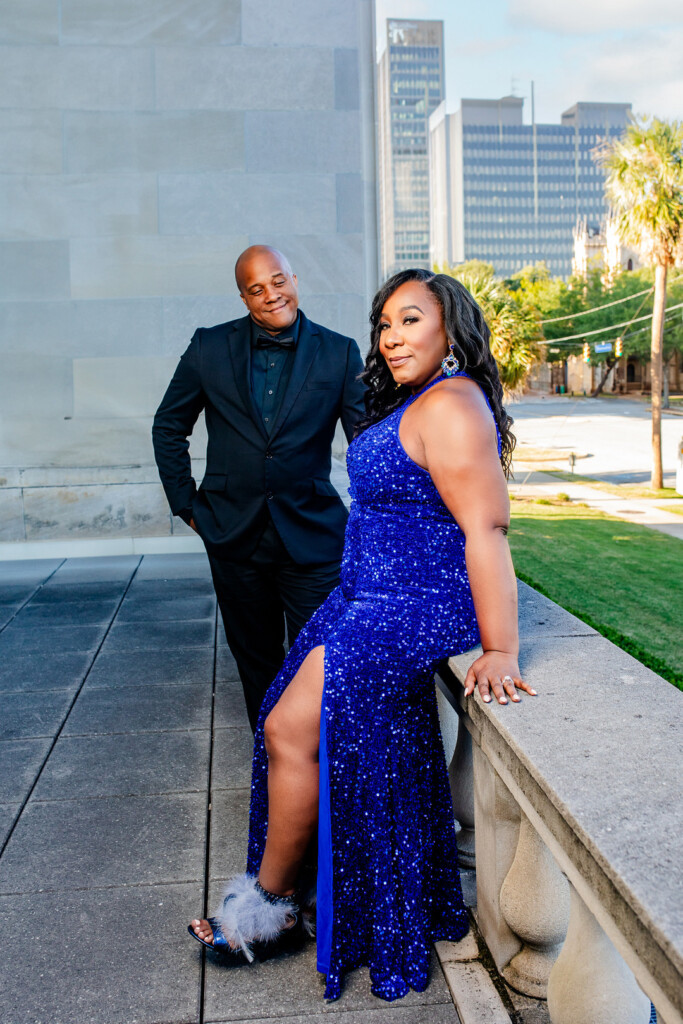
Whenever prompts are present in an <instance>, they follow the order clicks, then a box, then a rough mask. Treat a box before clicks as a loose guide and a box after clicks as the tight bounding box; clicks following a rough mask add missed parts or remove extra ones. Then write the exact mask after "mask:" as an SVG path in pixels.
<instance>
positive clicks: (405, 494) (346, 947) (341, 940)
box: [247, 378, 479, 1000]
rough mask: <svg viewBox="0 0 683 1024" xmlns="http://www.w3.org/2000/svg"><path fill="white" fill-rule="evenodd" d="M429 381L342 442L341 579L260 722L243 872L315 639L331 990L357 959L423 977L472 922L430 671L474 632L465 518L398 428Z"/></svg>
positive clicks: (323, 944)
mask: <svg viewBox="0 0 683 1024" xmlns="http://www.w3.org/2000/svg"><path fill="white" fill-rule="evenodd" d="M440 379H442V378H437V380H435V381H432V382H431V383H430V384H428V385H427V388H429V387H431V386H432V384H435V383H437V381H438V380H440ZM427 388H423V389H422V391H420V392H419V393H418V394H416V395H414V396H412V397H411V398H409V399H408V401H407V402H405V403H404V405H402V406H401V407H400V408H399V409H397V410H396V411H395V412H393V413H392V414H391V415H389V416H387V418H386V419H384V420H382V421H381V422H380V423H377V424H375V425H374V426H372V427H370V428H369V429H367V430H366V431H364V433H362V434H361V435H359V437H357V438H355V439H354V441H353V442H352V443H351V445H350V446H349V450H348V456H347V465H348V470H349V478H350V485H351V486H350V491H351V497H352V499H353V500H352V505H351V512H350V516H349V520H348V524H347V528H346V541H345V547H344V556H343V560H342V568H341V583H340V586H339V587H337V589H336V590H334V591H333V592H332V593H331V594H330V596H329V597H328V599H327V600H326V601H325V603H324V604H323V605H322V606H321V607H320V608H319V609H318V611H317V612H316V613H315V615H314V616H313V618H312V619H311V620H310V621H309V623H308V624H307V625H306V627H305V628H304V629H303V630H302V632H301V633H300V634H299V636H298V638H297V640H296V643H295V644H294V645H293V647H292V649H291V651H290V653H289V655H288V656H287V659H286V661H285V663H284V665H283V668H282V670H281V671H280V673H279V674H278V676H277V677H276V679H275V681H274V682H273V684H272V686H271V687H270V689H269V690H268V693H267V695H266V698H265V701H264V704H263V707H262V710H261V716H260V720H259V725H258V727H257V731H256V737H255V744H254V762H253V776H252V792H251V821H250V838H249V855H248V864H247V870H248V871H249V872H250V873H253V874H256V873H257V872H258V868H259V865H260V863H261V858H262V856H263V849H264V845H265V839H266V830H267V814H268V798H267V777H268V762H267V757H266V753H265V749H264V742H263V722H264V720H265V718H266V716H267V714H268V712H269V711H270V710H271V709H272V708H273V707H274V705H275V704H276V703H277V701H278V700H279V698H280V696H281V695H282V693H283V691H284V689H285V688H286V686H287V685H288V683H289V682H290V681H291V680H292V678H293V677H294V675H295V674H296V672H297V670H298V668H299V666H300V665H301V663H302V662H303V660H304V658H305V657H306V655H307V654H308V653H309V651H311V650H312V649H313V648H314V647H317V646H319V645H324V647H325V686H324V692H323V701H322V709H321V728H320V733H321V735H320V807H319V810H320V814H319V829H318V850H319V852H318V908H317V916H318V927H317V943H318V970H319V971H321V972H322V973H324V974H325V975H326V979H327V988H326V991H325V998H326V999H336V998H337V997H338V996H339V995H340V992H341V984H342V980H343V975H344V973H345V972H347V971H349V970H351V969H353V968H355V967H358V966H360V965H368V966H369V968H370V977H371V980H372V991H373V992H374V994H375V995H377V996H380V997H382V998H384V999H389V1000H392V999H398V998H400V997H401V996H404V995H406V993H407V992H408V991H409V988H411V987H412V988H414V989H416V990H417V991H420V992H421V991H423V990H424V989H425V988H426V986H427V983H428V971H429V961H430V947H431V944H432V942H434V941H436V940H438V939H451V940H457V939H459V938H461V937H462V936H463V935H464V934H465V933H466V932H467V929H468V919H467V912H466V910H465V906H464V903H463V899H462V892H461V888H460V878H459V874H458V869H457V852H456V843H455V830H454V823H453V810H452V806H451V799H450V792H449V786H448V776H447V770H446V764H445V759H444V753H443V747H442V743H441V734H440V730H439V722H438V717H437V707H436V696H435V689H434V671H435V667H436V665H437V664H438V662H440V661H441V660H442V659H443V658H445V657H446V656H448V655H452V654H457V653H460V652H462V651H466V650H468V649H469V648H471V647H474V646H475V645H476V644H477V643H478V642H479V633H478V629H477V623H476V618H475V613H474V606H473V602H472V595H471V592H470V586H469V582H468V578H467V570H466V567H465V538H464V534H463V532H462V530H461V529H460V527H459V526H458V524H457V523H456V522H455V520H454V519H453V516H452V515H451V513H450V512H449V511H448V509H447V507H446V506H445V505H444V503H443V501H442V500H441V497H440V496H439V493H438V491H437V490H436V487H435V486H434V484H433V483H432V479H431V477H430V476H429V473H428V472H427V471H426V470H424V469H422V468H421V467H420V466H418V465H417V464H416V463H415V462H413V460H412V459H411V458H410V457H409V456H408V455H407V453H406V452H405V450H404V448H403V445H402V444H401V441H400V438H399V433H398V431H399V424H400V422H401V416H402V414H403V413H404V412H405V410H406V409H407V408H408V406H409V405H411V404H412V402H413V401H415V399H416V398H417V397H419V394H422V393H423V392H424V391H425V390H427Z"/></svg>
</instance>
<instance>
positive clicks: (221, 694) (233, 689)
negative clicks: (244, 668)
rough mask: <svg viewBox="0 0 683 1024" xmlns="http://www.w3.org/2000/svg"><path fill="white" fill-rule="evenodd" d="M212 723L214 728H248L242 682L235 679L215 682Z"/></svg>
mask: <svg viewBox="0 0 683 1024" xmlns="http://www.w3.org/2000/svg"><path fill="white" fill-rule="evenodd" d="M213 724H214V728H215V729H234V728H242V729H247V728H249V719H248V718H247V707H246V704H245V703H244V693H243V690H242V684H241V683H240V682H238V681H237V680H221V681H220V682H217V683H216V696H215V703H214V711H213Z"/></svg>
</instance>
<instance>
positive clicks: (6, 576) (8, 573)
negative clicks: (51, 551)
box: [2, 558, 64, 587]
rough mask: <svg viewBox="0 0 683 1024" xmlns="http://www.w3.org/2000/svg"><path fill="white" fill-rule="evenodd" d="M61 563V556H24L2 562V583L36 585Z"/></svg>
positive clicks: (62, 560) (62, 561)
mask: <svg viewBox="0 0 683 1024" xmlns="http://www.w3.org/2000/svg"><path fill="white" fill-rule="evenodd" d="M63 563H64V559H63V558H25V559H18V560H17V561H16V562H3V563H2V585H3V587H6V586H21V585H23V586H28V585H33V586H36V587H37V586H39V585H40V584H41V583H43V582H44V581H45V580H46V579H47V578H48V576H51V575H52V573H54V572H55V571H56V570H57V569H59V567H60V565H62V564H63Z"/></svg>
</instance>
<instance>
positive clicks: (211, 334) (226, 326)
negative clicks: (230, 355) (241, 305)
mask: <svg viewBox="0 0 683 1024" xmlns="http://www.w3.org/2000/svg"><path fill="white" fill-rule="evenodd" d="M248 321H249V317H248V316H241V317H239V318H238V319H237V320H226V321H225V323H223V324H214V325H213V327H198V328H197V330H196V331H195V333H194V336H195V338H198V337H200V336H201V340H202V342H205V341H207V342H211V341H214V340H221V341H222V340H224V339H225V337H226V335H230V334H233V333H234V332H235V331H240V330H246V328H247V327H248Z"/></svg>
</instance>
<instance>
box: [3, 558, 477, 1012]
mask: <svg viewBox="0 0 683 1024" xmlns="http://www.w3.org/2000/svg"><path fill="white" fill-rule="evenodd" d="M0 708H1V711H2V713H1V715H0V850H1V855H0V916H1V919H2V924H3V926H2V929H1V930H0V1019H1V1020H2V1022H3V1024H189V1022H198V1024H203V1022H228V1021H230V1022H246V1021H249V1022H250V1024H259V1022H261V1024H265V1022H266V1021H268V1022H270V1021H272V1020H282V1019H286V1020H287V1021H288V1022H289V1024H303V1022H304V1020H305V1021H306V1022H307V1024H320V1022H321V1021H322V1020H323V1019H327V1018H328V1016H329V1014H332V1015H335V1014H337V1015H339V1014H343V1016H341V1017H339V1019H340V1020H343V1022H344V1024H458V1015H457V1013H456V1010H455V1007H454V1005H453V1002H452V1000H451V997H450V993H449V989H448V987H447V985H446V982H445V980H444V975H443V972H442V970H441V967H440V966H439V962H438V961H437V959H436V957H435V958H434V964H433V971H432V980H431V984H430V986H429V988H428V989H427V991H426V992H425V993H423V994H421V995H418V994H416V993H412V994H410V995H409V996H407V997H406V998H405V999H403V1000H401V1001H400V1003H399V1004H387V1003H385V1002H382V1001H381V1000H379V999H376V998H375V997H374V996H372V995H371V994H370V990H369V981H368V974H367V971H366V970H360V971H357V972H355V973H354V974H353V975H352V976H351V978H350V979H349V981H348V983H347V985H346V988H345V991H344V993H343V996H342V998H341V999H340V1000H339V1001H338V1002H337V1003H332V1004H330V1005H326V1004H325V1003H324V1002H323V998H322V997H323V982H322V979H321V977H320V976H319V975H318V974H317V972H316V967H315V945H314V943H309V944H308V945H307V947H306V949H305V951H303V952H302V953H299V954H297V955H294V956H290V957H286V958H284V959H276V960H272V961H270V962H268V963H266V964H257V965H252V966H251V967H245V968H240V969H229V968H226V967H221V966H219V965H218V964H217V963H216V962H215V961H214V960H213V958H212V957H210V956H209V957H206V956H205V955H204V954H203V951H202V950H201V947H200V946H199V944H198V943H196V942H194V941H193V940H192V939H191V938H190V936H189V935H188V934H187V931H186V926H187V923H188V921H189V920H190V919H191V918H192V917H195V916H197V915H198V914H202V915H203V914H204V913H205V912H206V907H207V901H208V905H209V906H211V907H213V906H214V905H215V903H216V901H217V899H218V898H219V896H220V891H221V887H222V881H223V880H224V879H226V878H227V877H228V876H230V875H231V874H233V873H234V872H236V871H241V870H243V869H244V861H245V851H246V838H247V815H248V798H249V783H250V760H251V747H252V737H251V732H250V730H249V727H248V724H247V720H246V716H245V713H244V707H243V700H242V694H241V687H240V684H239V682H238V681H237V673H236V670H235V664H234V661H233V659H232V657H231V655H230V653H229V651H228V649H227V647H226V646H225V643H224V635H223V631H222V628H219V627H218V624H217V619H216V603H215V598H214V594H213V587H212V584H211V579H210V576H209V570H208V563H207V560H206V557H205V556H204V555H193V554H186V555H151V556H145V557H144V558H140V557H137V556H135V557H133V556H130V557H128V556H119V557H112V558H77V559H68V560H62V559H55V560H40V561H30V562H28V561H27V562H5V563H2V564H0Z"/></svg>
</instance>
